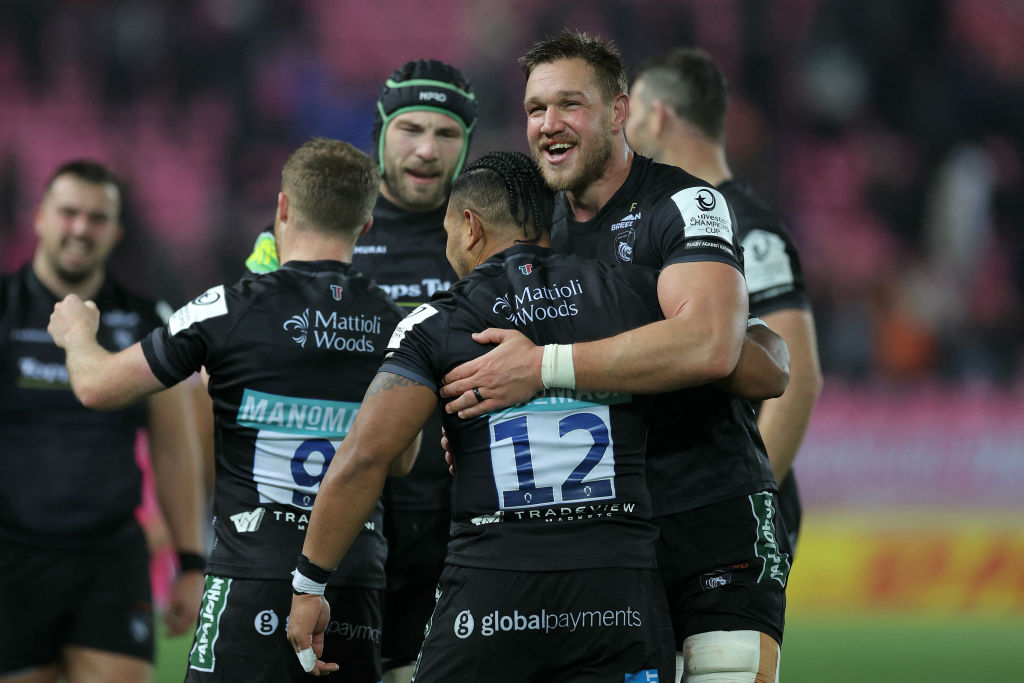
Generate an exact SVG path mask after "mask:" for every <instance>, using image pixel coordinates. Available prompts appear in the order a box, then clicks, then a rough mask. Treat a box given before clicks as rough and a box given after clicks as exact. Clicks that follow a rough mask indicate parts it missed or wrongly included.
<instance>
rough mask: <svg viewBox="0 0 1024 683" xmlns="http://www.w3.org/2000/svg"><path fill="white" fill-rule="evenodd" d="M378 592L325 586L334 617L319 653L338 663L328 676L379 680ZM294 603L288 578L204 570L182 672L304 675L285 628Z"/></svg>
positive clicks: (197, 675) (226, 676)
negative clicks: (240, 576)
mask: <svg viewBox="0 0 1024 683" xmlns="http://www.w3.org/2000/svg"><path fill="white" fill-rule="evenodd" d="M382 593H383V591H381V590H379V589H370V588H342V587H333V586H329V587H328V588H327V591H326V592H325V594H324V595H325V597H326V598H327V600H328V602H330V604H331V620H330V622H329V623H328V625H327V632H326V633H325V635H324V655H323V657H321V659H323V660H324V661H326V662H335V663H337V664H340V665H341V670H340V671H338V672H336V673H333V674H331V680H334V681H339V682H341V681H344V683H378V681H380V679H381V666H380V636H381V600H382V595H381V594H382ZM291 605H292V589H291V583H290V582H289V581H284V580H272V581H268V580H260V579H230V578H225V577H220V576H212V575H207V577H206V590H205V592H204V593H203V602H202V605H201V606H200V610H199V622H198V624H197V626H196V633H195V637H194V638H193V641H192V650H191V651H190V652H189V657H188V662H187V666H188V670H187V673H186V677H185V680H186V681H203V682H204V683H206V682H209V681H246V682H247V683H249V682H252V683H257V682H259V681H264V682H266V683H280V682H282V681H296V682H297V683H308V681H309V680H310V676H309V674H307V673H306V672H305V671H303V670H302V666H301V665H300V664H299V659H298V657H296V656H295V651H294V650H293V649H292V646H291V643H289V642H288V638H287V636H286V632H287V626H286V622H287V619H288V614H289V612H291ZM183 665H185V663H184V662H183Z"/></svg>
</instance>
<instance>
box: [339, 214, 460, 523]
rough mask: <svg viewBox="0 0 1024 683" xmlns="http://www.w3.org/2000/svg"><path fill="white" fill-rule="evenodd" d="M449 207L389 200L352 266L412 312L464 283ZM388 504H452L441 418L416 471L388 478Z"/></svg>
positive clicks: (426, 437)
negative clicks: (407, 206) (450, 247)
mask: <svg viewBox="0 0 1024 683" xmlns="http://www.w3.org/2000/svg"><path fill="white" fill-rule="evenodd" d="M446 208H447V203H446V204H445V205H443V206H441V208H439V209H436V210H434V211H429V212H426V213H423V212H415V211H406V210H404V209H400V208H399V207H397V206H395V205H394V204H392V203H391V202H390V201H388V200H387V199H386V198H385V197H384V196H383V195H380V196H379V197H378V198H377V204H376V205H375V206H374V208H373V226H372V227H371V228H370V230H369V232H367V233H366V234H365V235H363V236H362V237H360V238H359V241H358V242H357V243H356V248H355V254H354V255H353V257H352V263H353V265H355V267H356V268H358V269H359V270H360V271H361V272H363V273H366V274H367V275H369V276H370V277H372V278H373V280H374V282H376V283H377V284H378V285H380V286H381V288H382V289H383V290H384V291H386V292H387V293H388V294H390V295H391V298H392V299H394V300H395V302H397V303H398V305H399V306H402V307H403V308H405V309H406V311H412V309H414V308H416V307H417V306H419V305H420V304H422V303H423V302H425V301H429V300H430V297H431V296H433V295H434V294H435V293H437V292H441V291H444V290H446V289H448V288H449V287H451V285H452V283H453V282H455V281H456V280H458V279H459V278H458V277H456V275H455V272H454V271H453V270H452V267H451V265H450V264H449V263H448V257H447V256H445V243H446V237H445V232H444V214H445V210H446ZM384 500H385V502H386V503H387V504H388V505H390V506H392V507H393V508H394V509H399V508H401V509H403V510H444V511H447V510H448V509H449V507H450V505H451V476H449V474H448V465H447V464H446V463H445V461H444V451H443V450H442V449H441V418H440V416H439V415H435V416H434V417H432V418H431V419H430V421H429V422H428V423H427V424H426V426H424V428H423V442H422V444H421V446H420V452H419V455H418V456H417V458H416V463H415V464H414V465H413V468H412V471H411V472H410V473H409V474H408V475H406V476H404V477H391V478H389V479H388V483H387V488H386V489H385V492H384Z"/></svg>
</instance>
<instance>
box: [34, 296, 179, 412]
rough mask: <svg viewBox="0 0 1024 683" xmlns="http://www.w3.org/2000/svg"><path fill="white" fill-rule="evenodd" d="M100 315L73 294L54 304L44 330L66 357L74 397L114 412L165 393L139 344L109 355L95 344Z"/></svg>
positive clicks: (93, 307)
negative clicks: (47, 324)
mask: <svg viewBox="0 0 1024 683" xmlns="http://www.w3.org/2000/svg"><path fill="white" fill-rule="evenodd" d="M99 319H100V312H99V309H97V308H96V304H94V303H93V302H92V301H87V302H84V303H83V302H82V300H81V299H79V298H78V297H77V296H75V295H74V294H69V295H68V296H67V297H65V299H64V300H63V301H59V302H57V305H56V306H54V309H53V314H52V315H51V316H50V324H49V326H48V327H47V328H46V329H47V331H48V332H49V333H50V336H51V337H53V341H54V343H55V344H57V346H59V347H61V348H62V349H64V351H65V353H66V355H67V360H66V362H67V367H68V376H69V378H70V380H71V389H72V390H73V391H74V392H75V396H77V397H78V400H79V401H81V402H82V405H84V406H85V407H87V408H92V409H94V410H114V409H116V408H122V407H124V406H126V405H130V404H132V403H134V402H136V401H138V400H139V399H141V398H144V397H146V396H148V395H150V394H152V393H154V392H157V391H160V390H161V389H165V388H166V387H164V385H163V383H161V382H160V380H158V379H157V378H156V375H154V374H153V371H152V370H150V369H149V363H147V362H146V357H145V356H144V355H143V353H142V345H141V344H139V343H138V342H136V343H134V344H132V345H131V346H129V347H128V348H127V349H124V350H123V351H120V352H118V353H110V352H109V351H107V350H106V349H104V348H103V347H102V346H100V345H99V343H98V342H97V341H96V331H97V329H98V328H99Z"/></svg>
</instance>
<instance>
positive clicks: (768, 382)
mask: <svg viewBox="0 0 1024 683" xmlns="http://www.w3.org/2000/svg"><path fill="white" fill-rule="evenodd" d="M789 362H790V360H789V348H788V347H787V346H786V342H785V340H784V339H783V338H782V337H781V336H779V335H778V334H775V333H774V332H773V331H772V330H770V329H769V328H768V327H766V326H765V325H760V324H755V325H753V326H749V327H747V334H746V336H745V337H744V338H743V349H742V350H741V351H740V359H739V362H737V363H736V369H735V370H733V371H732V374H730V375H729V376H728V377H726V378H725V379H723V380H722V381H721V382H719V386H721V387H722V388H723V389H725V390H726V391H729V392H731V393H733V394H735V395H737V396H742V397H743V398H749V399H751V400H753V401H763V400H764V399H768V398H775V397H777V396H781V395H782V392H784V391H785V390H786V385H787V384H788V383H789Z"/></svg>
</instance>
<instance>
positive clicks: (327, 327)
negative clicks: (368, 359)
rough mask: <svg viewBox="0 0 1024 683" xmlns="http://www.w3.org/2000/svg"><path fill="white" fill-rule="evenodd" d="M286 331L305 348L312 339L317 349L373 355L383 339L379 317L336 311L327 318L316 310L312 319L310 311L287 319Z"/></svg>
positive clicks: (285, 323)
mask: <svg viewBox="0 0 1024 683" xmlns="http://www.w3.org/2000/svg"><path fill="white" fill-rule="evenodd" d="M283 327H284V330H285V331H286V332H288V333H289V334H290V335H291V337H292V341H294V342H295V343H296V344H298V345H299V346H301V347H302V348H306V342H308V341H309V340H310V339H312V340H313V343H314V345H315V346H316V348H318V349H330V350H332V351H357V352H360V353H373V352H374V350H375V349H376V343H375V342H376V338H378V337H380V331H381V321H380V316H378V315H375V316H365V315H338V312H337V311H331V313H330V314H329V315H325V314H324V313H323V311H319V310H314V311H313V312H312V315H311V314H310V310H309V309H308V308H307V309H306V310H304V311H303V312H302V313H299V314H298V315H293V316H292V317H290V318H288V320H286V321H285V322H284V325H283Z"/></svg>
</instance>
